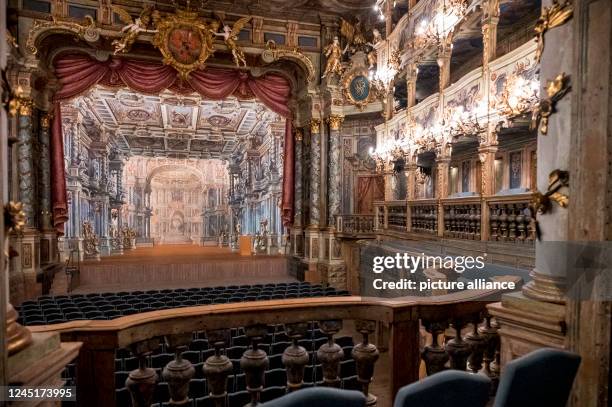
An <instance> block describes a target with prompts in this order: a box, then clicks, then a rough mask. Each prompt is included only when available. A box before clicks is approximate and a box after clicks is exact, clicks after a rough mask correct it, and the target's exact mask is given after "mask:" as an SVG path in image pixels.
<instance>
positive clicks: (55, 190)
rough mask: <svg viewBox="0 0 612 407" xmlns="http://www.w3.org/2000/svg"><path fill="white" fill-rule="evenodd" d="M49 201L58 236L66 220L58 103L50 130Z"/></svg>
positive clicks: (60, 117)
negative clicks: (51, 204)
mask: <svg viewBox="0 0 612 407" xmlns="http://www.w3.org/2000/svg"><path fill="white" fill-rule="evenodd" d="M51 130H52V131H51V140H50V141H51V142H50V143H49V144H50V154H51V201H52V203H53V206H52V211H53V227H54V228H55V230H57V233H58V234H59V235H63V234H64V223H65V222H66V221H67V220H68V198H67V196H66V174H65V173H64V141H63V140H62V138H63V137H62V114H61V109H60V104H59V102H55V115H54V117H53V127H52V129H51Z"/></svg>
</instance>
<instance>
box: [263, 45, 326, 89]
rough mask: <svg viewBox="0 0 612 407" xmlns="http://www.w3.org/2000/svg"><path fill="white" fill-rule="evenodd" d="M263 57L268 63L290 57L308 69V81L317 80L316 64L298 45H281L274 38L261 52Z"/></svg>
mask: <svg viewBox="0 0 612 407" xmlns="http://www.w3.org/2000/svg"><path fill="white" fill-rule="evenodd" d="M261 59H262V60H263V61H264V62H265V63H266V64H271V63H272V62H275V61H278V60H280V59H289V60H293V61H295V62H297V63H298V64H300V65H301V66H302V67H303V68H304V69H305V70H306V81H307V82H308V83H310V82H312V81H314V80H315V68H314V64H313V63H312V61H311V60H310V58H308V57H307V56H306V55H304V53H303V52H302V51H301V50H300V49H299V48H298V47H279V46H277V45H276V43H275V42H274V41H273V40H269V41H268V42H267V43H266V49H265V50H264V51H263V52H262V53H261Z"/></svg>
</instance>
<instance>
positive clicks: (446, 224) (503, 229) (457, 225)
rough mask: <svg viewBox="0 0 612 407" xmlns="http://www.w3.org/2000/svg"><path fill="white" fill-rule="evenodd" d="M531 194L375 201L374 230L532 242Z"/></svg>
mask: <svg viewBox="0 0 612 407" xmlns="http://www.w3.org/2000/svg"><path fill="white" fill-rule="evenodd" d="M532 198H533V195H532V194H530V193H526V194H518V195H505V196H504V195H499V196H490V197H479V196H475V197H466V198H446V199H421V200H414V201H388V202H375V203H374V207H375V213H376V215H375V216H376V227H375V229H376V232H377V233H379V234H380V233H385V232H387V231H389V232H397V231H404V232H406V233H412V234H422V235H434V236H439V237H445V238H452V239H463V240H474V241H478V240H486V241H498V242H510V243H532V242H533V241H534V239H535V228H534V225H533V222H532V219H531V210H530V208H529V206H530V203H531V201H532Z"/></svg>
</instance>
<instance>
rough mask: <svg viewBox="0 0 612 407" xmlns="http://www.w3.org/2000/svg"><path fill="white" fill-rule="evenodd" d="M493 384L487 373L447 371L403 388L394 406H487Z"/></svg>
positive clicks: (398, 393)
mask: <svg viewBox="0 0 612 407" xmlns="http://www.w3.org/2000/svg"><path fill="white" fill-rule="evenodd" d="M490 386H491V380H489V379H488V378H487V377H485V376H482V375H475V374H472V373H467V372H462V371H458V370H446V371H443V372H440V373H436V374H434V375H432V376H428V377H426V378H424V379H423V380H421V381H418V382H416V383H412V384H409V385H408V386H404V387H402V388H401V389H400V390H399V391H398V392H397V395H396V397H395V402H394V403H393V407H430V406H436V407H463V406H465V407H484V406H485V405H486V403H487V401H488V399H489V388H490Z"/></svg>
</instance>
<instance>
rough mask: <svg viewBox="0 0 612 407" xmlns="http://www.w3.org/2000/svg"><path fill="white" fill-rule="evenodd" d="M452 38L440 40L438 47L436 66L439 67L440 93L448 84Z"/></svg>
mask: <svg viewBox="0 0 612 407" xmlns="http://www.w3.org/2000/svg"><path fill="white" fill-rule="evenodd" d="M451 45H452V37H451V35H450V34H449V36H448V37H447V38H445V39H443V40H442V42H441V43H440V45H439V46H438V66H439V67H440V92H442V91H443V90H444V89H446V87H447V86H448V85H449V84H450V62H451V54H452V48H451Z"/></svg>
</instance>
